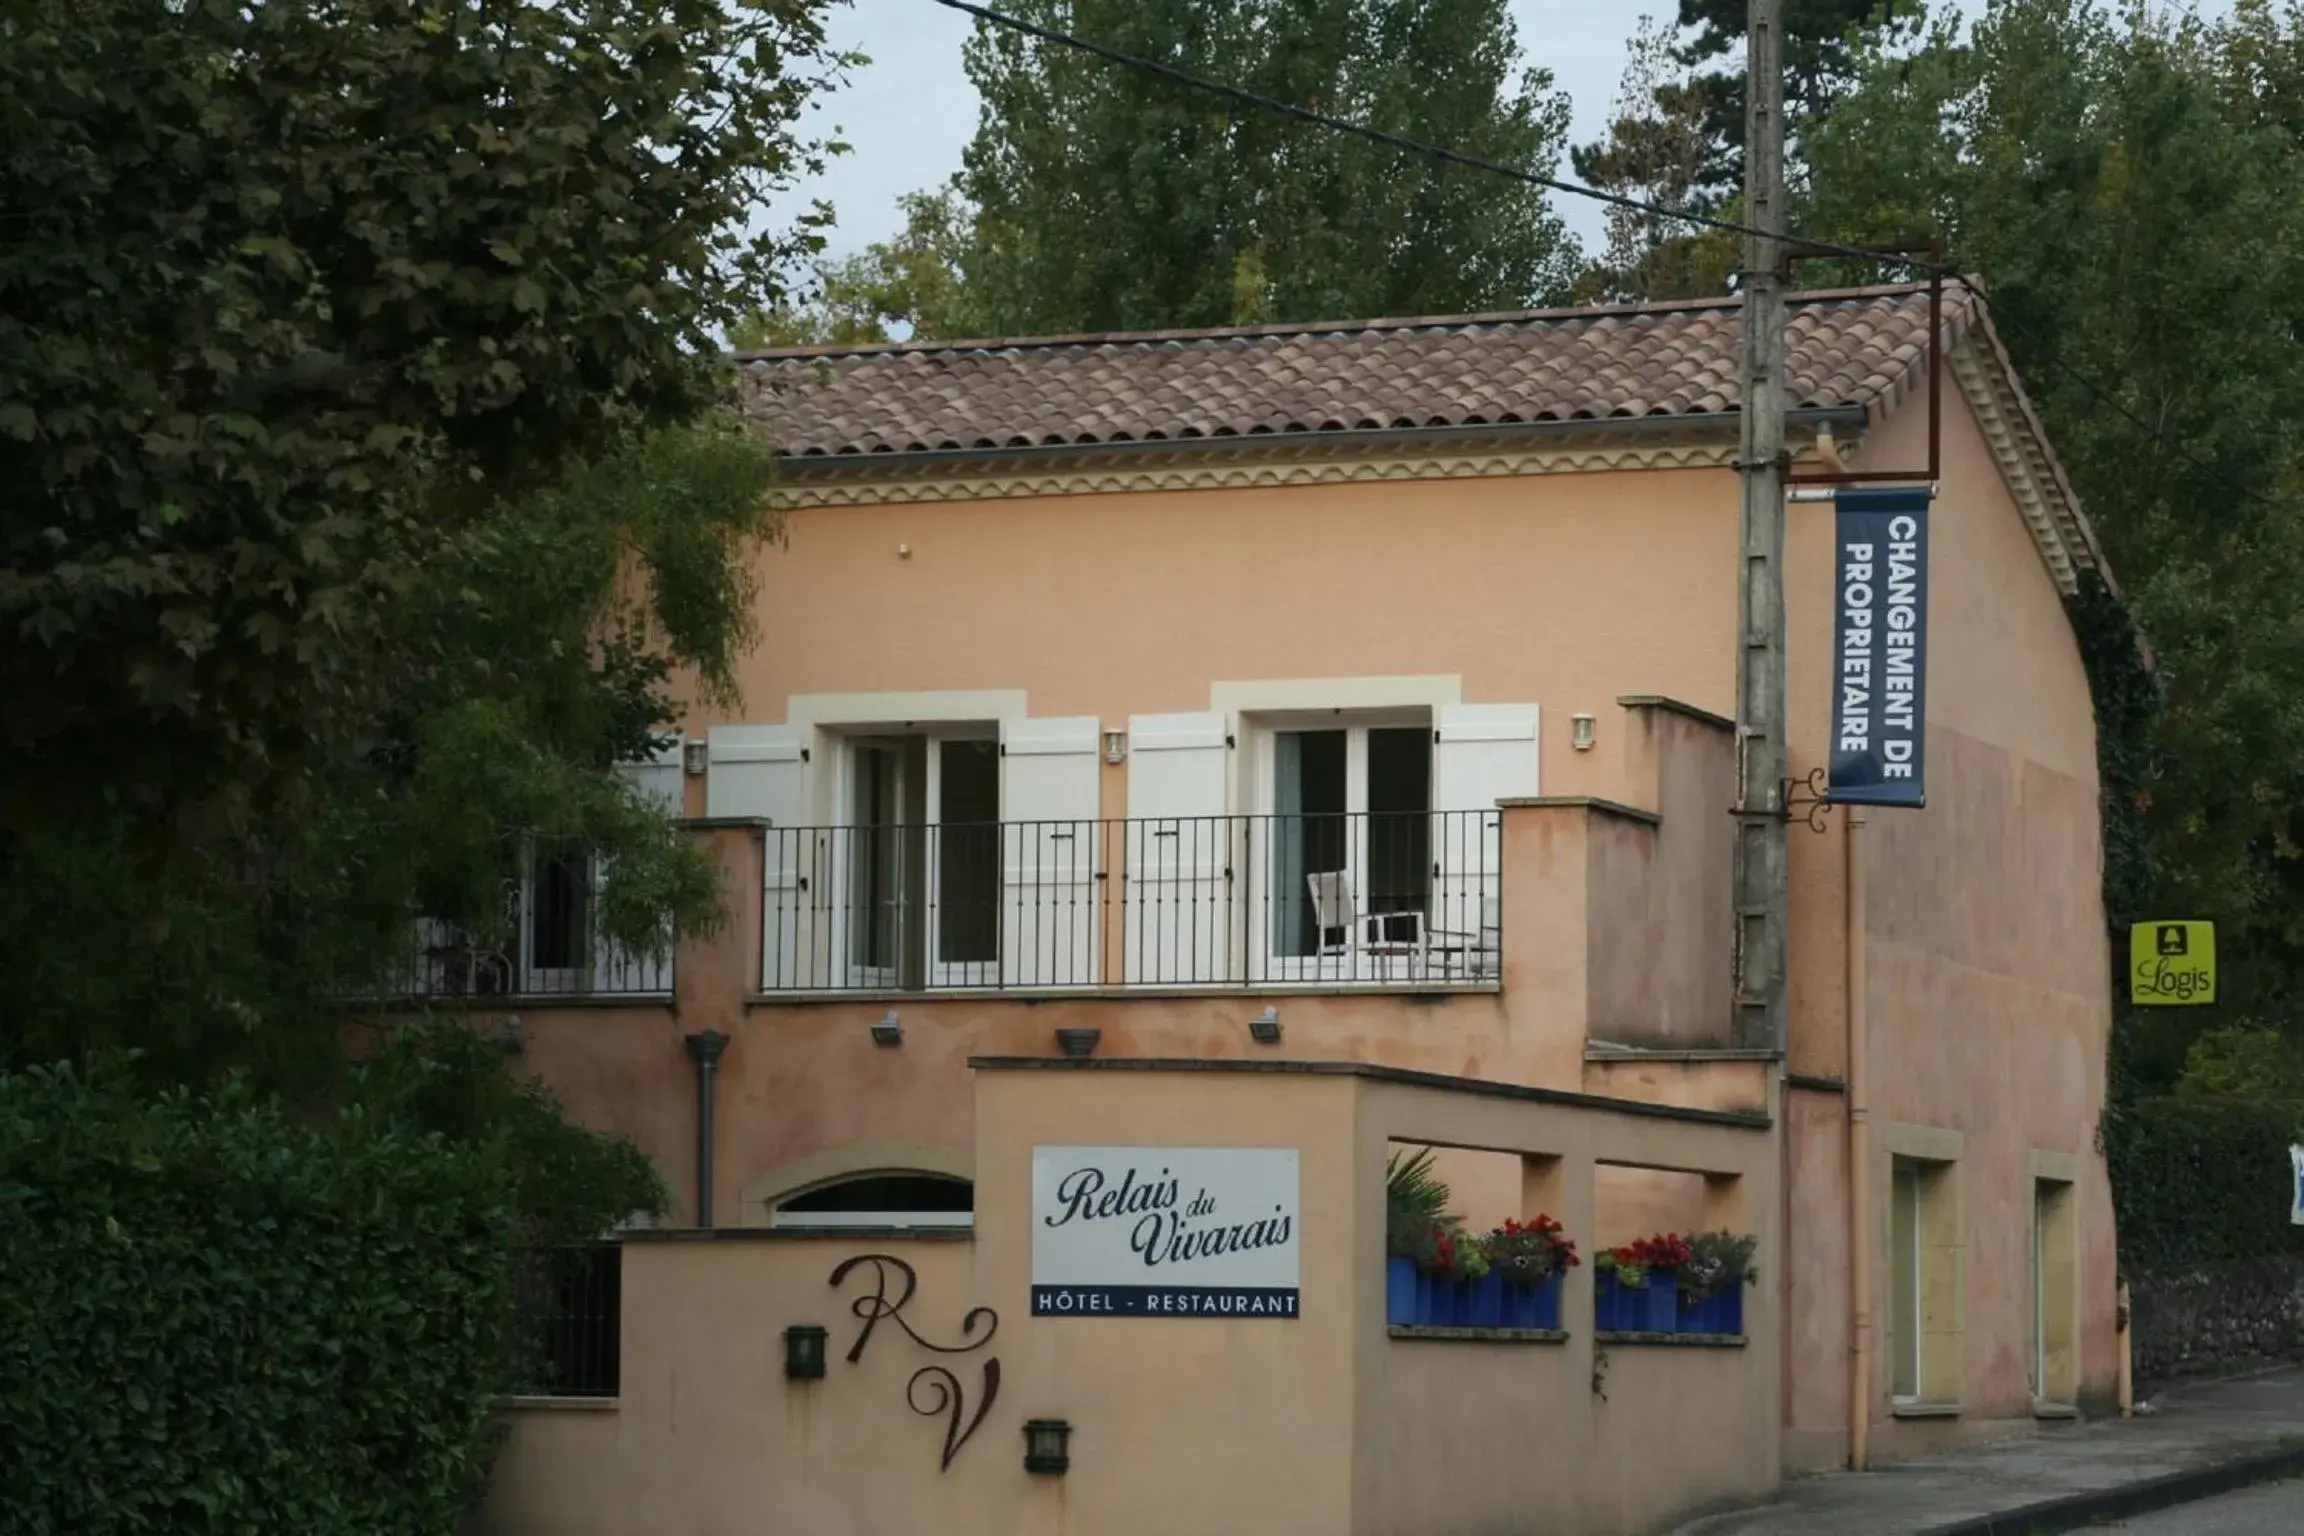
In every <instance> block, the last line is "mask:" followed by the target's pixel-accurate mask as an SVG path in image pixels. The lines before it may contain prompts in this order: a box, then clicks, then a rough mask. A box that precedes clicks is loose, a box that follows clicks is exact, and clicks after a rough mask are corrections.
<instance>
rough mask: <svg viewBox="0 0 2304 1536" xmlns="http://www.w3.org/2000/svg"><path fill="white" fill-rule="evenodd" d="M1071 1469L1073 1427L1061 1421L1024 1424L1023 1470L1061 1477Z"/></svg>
mask: <svg viewBox="0 0 2304 1536" xmlns="http://www.w3.org/2000/svg"><path fill="white" fill-rule="evenodd" d="M1071 1465H1072V1426H1071V1424H1069V1423H1068V1422H1066V1421H1065V1420H1063V1419H1026V1420H1025V1421H1024V1470H1025V1471H1027V1472H1047V1473H1052V1474H1054V1475H1056V1476H1059V1477H1061V1476H1062V1475H1063V1474H1064V1473H1065V1472H1066V1471H1067V1470H1069V1469H1070V1467H1071Z"/></svg>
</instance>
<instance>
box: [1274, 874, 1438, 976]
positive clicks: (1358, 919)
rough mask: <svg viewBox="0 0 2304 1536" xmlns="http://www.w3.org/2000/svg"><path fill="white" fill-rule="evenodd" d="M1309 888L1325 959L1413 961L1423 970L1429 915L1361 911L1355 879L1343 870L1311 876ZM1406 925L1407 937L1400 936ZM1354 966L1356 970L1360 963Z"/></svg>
mask: <svg viewBox="0 0 2304 1536" xmlns="http://www.w3.org/2000/svg"><path fill="white" fill-rule="evenodd" d="M1304 885H1305V888H1306V889H1307V890H1308V891H1309V892H1310V893H1311V897H1312V922H1313V924H1314V927H1315V930H1316V932H1317V933H1318V946H1317V947H1318V949H1319V953H1320V958H1321V959H1322V960H1323V961H1327V960H1334V959H1341V960H1345V961H1347V962H1355V957H1357V956H1359V955H1370V956H1374V957H1376V958H1377V959H1380V960H1385V961H1390V960H1394V959H1412V960H1414V961H1415V963H1416V968H1417V970H1418V971H1422V969H1423V968H1424V961H1425V954H1426V950H1427V947H1428V945H1429V942H1430V941H1429V936H1428V935H1427V934H1426V932H1425V930H1424V914H1423V913H1421V912H1363V911H1361V910H1360V909H1359V904H1358V902H1357V901H1356V899H1355V898H1354V896H1353V894H1352V876H1351V875H1350V874H1349V873H1347V872H1346V871H1344V870H1341V869H1335V870H1327V871H1324V872H1322V873H1319V874H1311V875H1306V876H1305V877H1304ZM1403 926H1404V927H1406V928H1407V930H1408V937H1407V938H1405V939H1403V938H1400V937H1397V930H1398V929H1399V928H1401V927H1403ZM1331 934H1341V935H1342V938H1340V939H1331V938H1330V937H1329V936H1330V935H1331ZM1351 968H1352V970H1354V971H1356V970H1357V965H1356V963H1354V964H1353V965H1352V967H1351ZM1322 969H1323V970H1325V969H1326V967H1325V966H1323V967H1322ZM1387 969H1389V967H1387Z"/></svg>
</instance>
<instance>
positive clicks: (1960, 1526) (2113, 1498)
mask: <svg viewBox="0 0 2304 1536" xmlns="http://www.w3.org/2000/svg"><path fill="white" fill-rule="evenodd" d="M2299 1473H2304V1443H2292V1444H2290V1445H2287V1446H2284V1447H2282V1448H2281V1449H2279V1450H2277V1451H2261V1452H2258V1453H2256V1454H2255V1455H2251V1456H2239V1457H2235V1458H2233V1459H2232V1460H2230V1461H2220V1462H2216V1463H2214V1464H2213V1465H2210V1466H2205V1467H2194V1468H2191V1469H2190V1470H2188V1471H2183V1472H2168V1473H2163V1474H2162V1475H2161V1476H2159V1477H2150V1478H2146V1479H2144V1480H2143V1481H2142V1482H2135V1483H2123V1484H2121V1485H2120V1486H2119V1487H2117V1488H2097V1489H2092V1490H2090V1491H2089V1492H2087V1493H2069V1494H2063V1495H2061V1496H2059V1497H2057V1498H2053V1499H2042V1500H2040V1501H2038V1502H2037V1503H2033V1504H2025V1505H2021V1506H2019V1507H2018V1508H2015V1509H2004V1510H2001V1511H1999V1512H1998V1513H1996V1514H1990V1515H1975V1516H1971V1517H1970V1518H1968V1519H1966V1520H1955V1521H1953V1522H1952V1523H1951V1524H1949V1525H1932V1526H1930V1527H1928V1528H1927V1529H1926V1530H1925V1531H1922V1532H1920V1533H1918V1536H2051V1533H2053V1532H2058V1531H2073V1530H2079V1529H2080V1528H2082V1527H2083V1526H2090V1525H2098V1524H2101V1523H2103V1522H2105V1521H2107V1520H2126V1519H2130V1518H2132V1517H2134V1516H2136V1515H2148V1514H2151V1513H2153V1512H2154V1511H2157V1510H2163V1509H2169V1508H2172V1507H2174V1506H2176V1505H2179V1504H2191V1503H2195V1502H2197V1501H2198V1500H2201V1499H2212V1498H2214V1497H2216V1496H2217V1495H2218V1494H2221V1493H2233V1492H2236V1491H2238V1490H2239V1489H2242V1488H2246V1487H2249V1486H2251V1485H2252V1484H2255V1483H2264V1482H2270V1481H2272V1480H2273V1479H2274V1478H2280V1477H2291V1476H2294V1475H2296V1474H2299Z"/></svg>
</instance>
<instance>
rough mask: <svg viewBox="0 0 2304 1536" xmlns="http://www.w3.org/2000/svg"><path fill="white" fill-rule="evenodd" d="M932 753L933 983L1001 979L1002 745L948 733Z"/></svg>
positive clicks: (957, 984) (930, 873) (930, 877)
mask: <svg viewBox="0 0 2304 1536" xmlns="http://www.w3.org/2000/svg"><path fill="white" fill-rule="evenodd" d="M930 745H931V750H930V752H929V755H928V763H929V774H928V823H929V825H928V888H929V890H930V891H932V892H933V895H932V896H931V897H930V902H931V908H930V911H929V914H928V945H929V952H930V955H931V960H930V965H929V981H928V984H929V985H930V986H933V987H988V986H993V985H995V984H997V983H998V981H999V979H1000V835H1001V834H1000V744H999V742H998V741H996V740H994V739H992V738H991V737H984V738H981V739H974V738H971V739H953V738H946V739H942V740H938V741H935V742H933V743H931V744H930Z"/></svg>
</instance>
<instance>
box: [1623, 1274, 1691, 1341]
mask: <svg viewBox="0 0 2304 1536" xmlns="http://www.w3.org/2000/svg"><path fill="white" fill-rule="evenodd" d="M1639 1296H1640V1305H1639V1309H1638V1311H1639V1321H1638V1322H1636V1323H1634V1324H1633V1328H1634V1330H1635V1331H1636V1332H1639V1333H1678V1332H1679V1331H1680V1277H1679V1276H1678V1275H1677V1274H1675V1273H1674V1272H1673V1271H1671V1270H1669V1269H1652V1270H1650V1271H1648V1284H1647V1285H1646V1286H1645V1287H1643V1288H1642V1289H1641V1291H1640V1293H1639Z"/></svg>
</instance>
